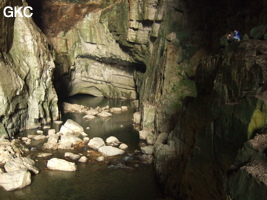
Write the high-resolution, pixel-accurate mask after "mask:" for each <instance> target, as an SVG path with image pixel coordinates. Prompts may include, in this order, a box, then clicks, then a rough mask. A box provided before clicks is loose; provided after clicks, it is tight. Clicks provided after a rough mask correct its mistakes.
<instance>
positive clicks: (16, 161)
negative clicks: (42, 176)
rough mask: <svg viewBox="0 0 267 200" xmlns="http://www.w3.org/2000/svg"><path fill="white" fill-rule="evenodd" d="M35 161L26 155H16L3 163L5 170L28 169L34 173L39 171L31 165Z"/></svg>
mask: <svg viewBox="0 0 267 200" xmlns="http://www.w3.org/2000/svg"><path fill="white" fill-rule="evenodd" d="M34 164H35V162H34V161H33V160H32V159H30V158H27V157H17V158H13V159H11V160H9V161H7V162H6V164H5V165H4V167H5V170H6V172H13V171H18V170H30V171H32V172H33V173H35V174H38V173H39V170H38V169H37V168H36V167H34V166H33V165H34Z"/></svg>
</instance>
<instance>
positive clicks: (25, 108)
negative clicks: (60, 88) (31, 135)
mask: <svg viewBox="0 0 267 200" xmlns="http://www.w3.org/2000/svg"><path fill="white" fill-rule="evenodd" d="M6 5H12V6H16V5H22V3H21V2H19V1H17V2H16V1H8V2H6V3H5V2H4V3H2V4H1V19H2V20H1V23H2V24H1V25H2V26H1V31H2V32H1V43H3V45H1V47H2V49H1V61H0V65H1V75H0V76H1V79H0V102H1V104H2V106H1V109H0V116H1V117H0V119H1V124H3V126H1V127H2V131H3V133H4V132H7V133H8V134H9V136H12V135H14V133H15V132H16V131H18V130H20V129H23V128H34V127H37V126H39V125H40V124H41V123H48V122H50V121H51V120H52V119H57V118H58V114H59V113H58V107H57V95H56V92H55V89H54V87H53V83H52V77H53V70H54V68H55V65H54V62H53V55H52V52H51V48H49V43H48V41H47V40H46V37H45V36H44V35H43V33H41V31H40V30H39V28H37V27H36V25H35V24H34V23H33V21H32V19H31V18H22V17H17V18H16V19H15V20H14V19H12V18H5V17H4V16H3V8H4V7H5V6H6ZM7 33H8V34H7Z"/></svg>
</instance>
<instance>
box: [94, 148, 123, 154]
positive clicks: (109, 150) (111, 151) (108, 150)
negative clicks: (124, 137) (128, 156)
mask: <svg viewBox="0 0 267 200" xmlns="http://www.w3.org/2000/svg"><path fill="white" fill-rule="evenodd" d="M98 151H99V152H100V153H102V154H103V155H105V156H116V155H121V154H124V153H125V151H123V150H121V149H119V148H116V147H112V146H102V147H100V148H99V149H98Z"/></svg>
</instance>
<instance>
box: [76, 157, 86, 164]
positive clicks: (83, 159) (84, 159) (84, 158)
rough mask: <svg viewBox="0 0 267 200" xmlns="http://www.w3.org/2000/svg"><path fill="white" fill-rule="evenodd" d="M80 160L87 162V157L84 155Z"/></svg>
mask: <svg viewBox="0 0 267 200" xmlns="http://www.w3.org/2000/svg"><path fill="white" fill-rule="evenodd" d="M78 161H79V162H81V163H85V162H87V158H86V157H85V156H82V157H80V159H79V160H78Z"/></svg>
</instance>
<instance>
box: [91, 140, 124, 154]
mask: <svg viewBox="0 0 267 200" xmlns="http://www.w3.org/2000/svg"><path fill="white" fill-rule="evenodd" d="M88 146H89V147H90V148H92V149H94V150H96V151H98V152H100V153H102V154H103V155H104V156H116V155H121V154H124V153H125V151H124V150H125V149H127V148H128V146H127V145H126V144H124V143H121V142H120V141H119V140H118V139H117V138H116V137H114V136H110V137H108V138H107V139H106V143H105V142H104V140H103V139H102V138H100V137H94V138H92V139H91V140H90V141H89V143H88Z"/></svg>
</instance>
